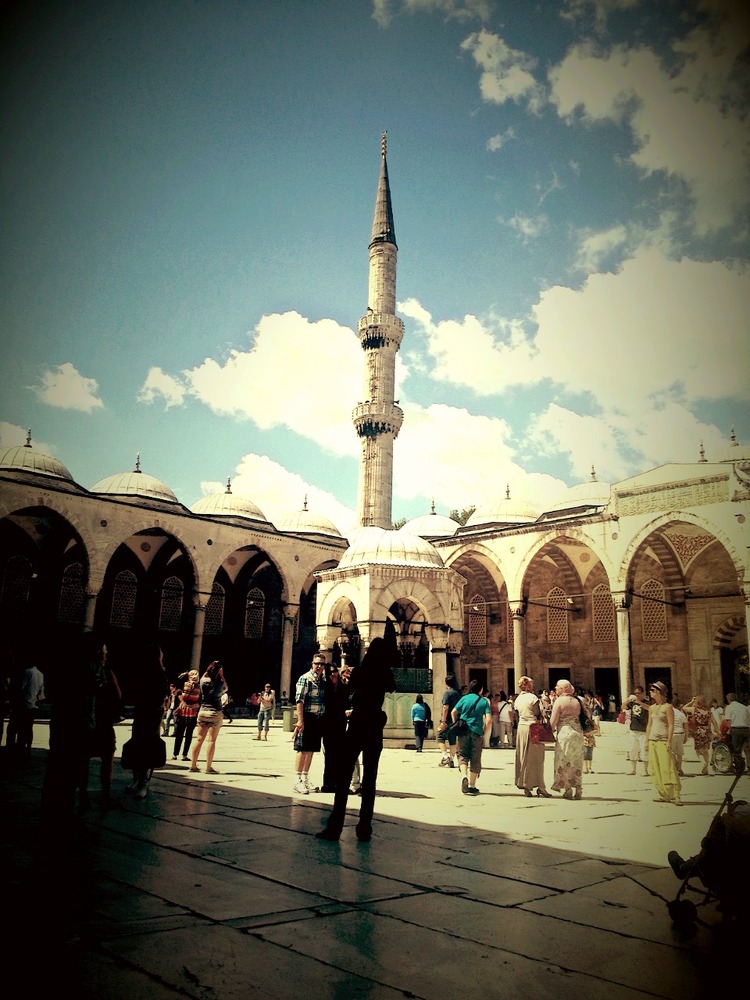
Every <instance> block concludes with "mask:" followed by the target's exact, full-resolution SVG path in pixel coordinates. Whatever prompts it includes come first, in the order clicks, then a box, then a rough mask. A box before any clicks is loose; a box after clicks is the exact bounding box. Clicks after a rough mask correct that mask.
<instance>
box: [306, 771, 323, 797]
mask: <svg viewBox="0 0 750 1000" xmlns="http://www.w3.org/2000/svg"><path fill="white" fill-rule="evenodd" d="M304 781H305V788H306V789H307V794H308V795H309V794H310V792H319V791H320V789H319V788H318V786H317V785H311V784H310V779H309V777H308V776H307V775H305V778H304Z"/></svg>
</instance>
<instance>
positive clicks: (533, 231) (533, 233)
mask: <svg viewBox="0 0 750 1000" xmlns="http://www.w3.org/2000/svg"><path fill="white" fill-rule="evenodd" d="M542 200H543V199H542ZM500 222H502V223H504V225H506V226H507V227H508V228H509V229H512V230H513V231H514V232H516V233H518V235H519V236H520V237H521V238H522V239H523V242H524V243H528V242H529V240H535V239H537V238H538V237H539V236H541V234H542V233H543V232H544V231H545V229H547V227H548V225H549V219H548V218H547V216H546V215H537V216H536V217H535V218H532V216H530V215H522V214H521V213H520V212H518V213H516V215H513V216H511V218H510V219H500Z"/></svg>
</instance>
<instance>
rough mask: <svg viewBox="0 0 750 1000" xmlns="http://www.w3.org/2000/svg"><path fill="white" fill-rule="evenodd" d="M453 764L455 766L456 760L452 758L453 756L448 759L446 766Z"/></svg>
mask: <svg viewBox="0 0 750 1000" xmlns="http://www.w3.org/2000/svg"><path fill="white" fill-rule="evenodd" d="M455 766H456V762H455V760H454V759H453V758H452V757H451V759H450V760H449V761H448V767H455Z"/></svg>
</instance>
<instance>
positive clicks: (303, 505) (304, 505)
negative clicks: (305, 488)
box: [302, 493, 307, 510]
mask: <svg viewBox="0 0 750 1000" xmlns="http://www.w3.org/2000/svg"><path fill="white" fill-rule="evenodd" d="M302 510H307V493H305V499H304V500H303V502H302Z"/></svg>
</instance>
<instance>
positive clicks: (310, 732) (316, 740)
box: [301, 712, 323, 753]
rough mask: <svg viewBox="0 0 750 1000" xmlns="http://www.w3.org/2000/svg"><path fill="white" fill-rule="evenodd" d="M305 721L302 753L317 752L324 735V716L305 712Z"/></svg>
mask: <svg viewBox="0 0 750 1000" xmlns="http://www.w3.org/2000/svg"><path fill="white" fill-rule="evenodd" d="M304 722H305V728H304V729H303V730H302V747H301V750H302V753H317V752H318V751H319V750H320V746H321V737H322V735H323V717H322V716H320V715H311V714H310V713H309V712H305V714H304Z"/></svg>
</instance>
